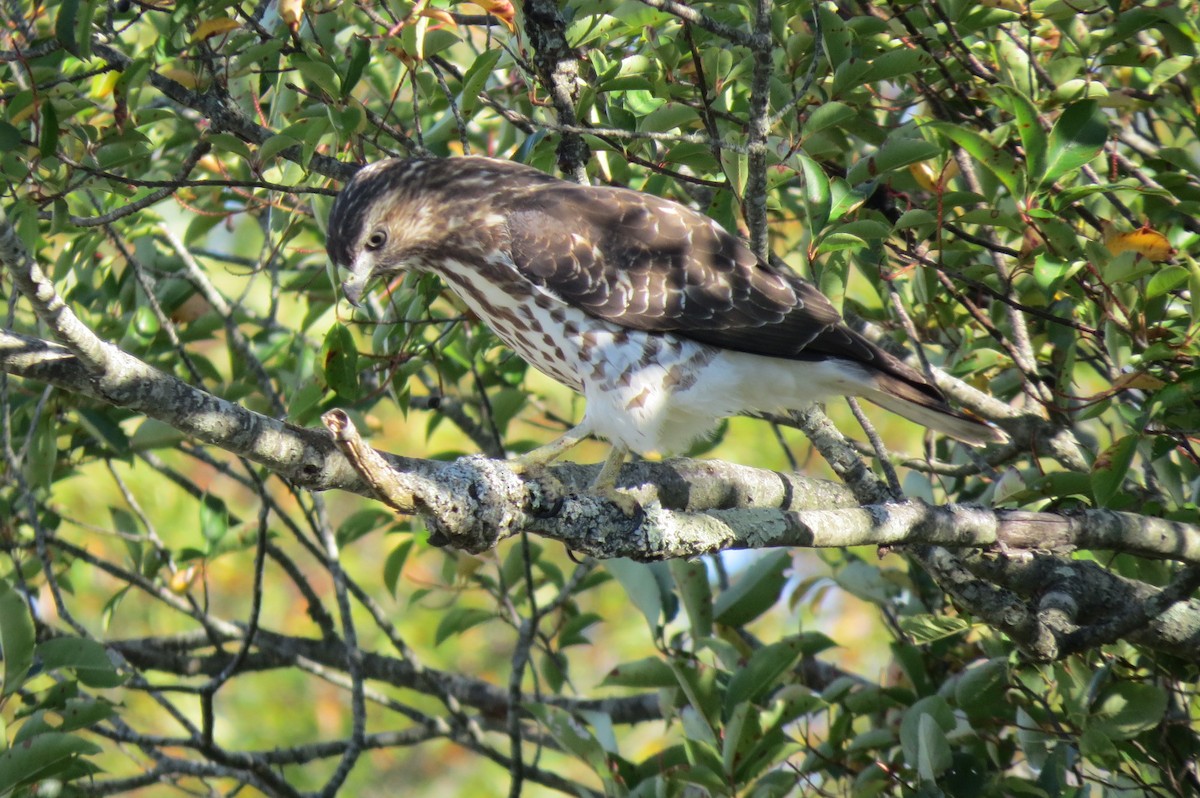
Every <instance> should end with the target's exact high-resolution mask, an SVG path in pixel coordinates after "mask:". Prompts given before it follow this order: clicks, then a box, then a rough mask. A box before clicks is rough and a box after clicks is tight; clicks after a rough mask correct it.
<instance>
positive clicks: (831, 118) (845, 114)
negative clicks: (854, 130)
mask: <svg viewBox="0 0 1200 798" xmlns="http://www.w3.org/2000/svg"><path fill="white" fill-rule="evenodd" d="M857 115H858V112H857V111H855V110H854V109H853V108H851V107H850V106H848V105H846V104H845V103H840V102H838V101H837V100H834V101H832V102H827V103H822V104H821V105H819V106H817V108H816V109H815V110H814V111H813V112H812V113H810V114H809V115H808V118H807V119H805V120H804V127H803V129H802V131H801V133H802V135H804V136H813V135H816V134H817V133H820V132H821V131H822V130H827V129H829V128H831V127H836V126H837V125H840V124H841V123H843V122H846V121H848V120H850V119H853V118H854V117H855V116H857ZM799 157H800V159H801V160H802V161H807V160H811V159H809V158H808V156H806V155H804V154H803V153H801V154H800V155H799ZM822 174H824V173H822Z"/></svg>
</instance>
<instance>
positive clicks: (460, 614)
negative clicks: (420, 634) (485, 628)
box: [433, 607, 496, 646]
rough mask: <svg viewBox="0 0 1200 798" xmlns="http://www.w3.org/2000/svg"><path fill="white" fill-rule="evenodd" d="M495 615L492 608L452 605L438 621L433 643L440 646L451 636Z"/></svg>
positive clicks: (484, 621)
mask: <svg viewBox="0 0 1200 798" xmlns="http://www.w3.org/2000/svg"><path fill="white" fill-rule="evenodd" d="M495 617H496V613H495V612H494V611H492V610H483V609H476V608H473V607H453V608H451V609H450V610H449V611H447V612H446V613H445V614H444V615H442V618H441V620H440V621H438V625H437V632H436V633H435V634H434V636H433V643H434V645H438V646H440V645H441V644H442V643H444V642H445V641H446V640H449V639H450V638H451V637H455V636H457V635H460V634H462V633H463V632H465V631H467V630H468V629H470V628H471V627H473V626H478V625H479V624H481V623H486V622H488V621H490V620H492V619H493V618H495Z"/></svg>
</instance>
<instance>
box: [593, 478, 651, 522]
mask: <svg viewBox="0 0 1200 798" xmlns="http://www.w3.org/2000/svg"><path fill="white" fill-rule="evenodd" d="M592 493H593V494H594V495H595V496H596V497H597V498H601V499H604V500H605V501H608V502H612V503H613V504H615V505H617V508H618V509H619V510H620V511H621V512H622V513H623V514H624V515H625V516H626V517H627V518H636V519H637V520H638V524H640V523H641V518H642V516H644V515H645V512H644V511H643V510H642V503H641V502H639V501H638V500H637V498H636V497H634V496H633V495H632V494H631V493H628V492H627V491H624V490H621V489H620V488H618V487H616V486H610V487H608V488H599V489H597V488H595V487H594V486H593V489H592ZM635 526H636V525H635Z"/></svg>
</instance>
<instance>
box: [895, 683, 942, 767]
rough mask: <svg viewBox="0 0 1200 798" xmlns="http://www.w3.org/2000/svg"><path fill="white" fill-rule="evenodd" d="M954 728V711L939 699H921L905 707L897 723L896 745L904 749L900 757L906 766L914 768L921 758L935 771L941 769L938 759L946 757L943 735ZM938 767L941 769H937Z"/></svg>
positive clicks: (929, 697) (934, 697) (931, 697)
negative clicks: (897, 741) (902, 715)
mask: <svg viewBox="0 0 1200 798" xmlns="http://www.w3.org/2000/svg"><path fill="white" fill-rule="evenodd" d="M930 722H932V726H930ZM954 726H955V721H954V711H953V710H952V709H950V705H949V704H948V703H946V699H944V698H942V697H941V696H936V695H933V696H928V697H926V698H922V699H921V700H920V701H917V702H916V703H915V704H913V705H912V706H911V707H909V708H908V709H907V710H906V711H905V713H904V717H903V718H902V719H901V720H900V745H901V746H902V747H903V749H904V758H905V759H906V760H907V761H908V764H909V765H910V766H912V767H918V766H919V763H920V762H921V759H922V756H924V757H925V760H926V763H927V764H928V765H929V766H931V767H933V768H934V770H935V771H936V772H941V770H943V769H945V768H944V765H943V760H942V759H941V756H942V755H943V753H945V754H947V755H948V754H949V748H948V745H949V744H948V743H946V734H945V733H946V732H949V731H951V730H952V729H953V728H954ZM935 729H936V732H935V731H934V730H935ZM939 733H940V739H939ZM923 752H924V753H923ZM945 764H948V763H945ZM938 765H943V766H942V767H941V768H938V767H937V766H938ZM922 775H923V776H924V775H925V774H924V773H922Z"/></svg>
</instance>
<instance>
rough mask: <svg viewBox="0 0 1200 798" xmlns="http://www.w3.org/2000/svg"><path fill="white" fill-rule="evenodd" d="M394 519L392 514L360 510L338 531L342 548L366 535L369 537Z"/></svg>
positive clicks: (343, 523) (368, 509) (379, 510)
mask: <svg viewBox="0 0 1200 798" xmlns="http://www.w3.org/2000/svg"><path fill="white" fill-rule="evenodd" d="M392 518H393V515H392V513H390V512H388V511H387V510H381V509H377V508H373V507H368V508H366V509H363V510H358V511H356V512H354V513H353V514H351V515H350V517H349V518H347V519H346V520H345V521H343V522H342V523H341V524H340V525H339V526H338V529H337V541H338V544H339V545H341V546H345V545H347V544H349V543H353V542H354V541H356V540H358V539H359V538H361V537H363V536H364V535H369V534H370V533H371V532H374V531H375V530H376V529H378V528H379V527H381V526H383V525H384V524H386V523H387V522H388V521H390V520H391V519H392Z"/></svg>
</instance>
